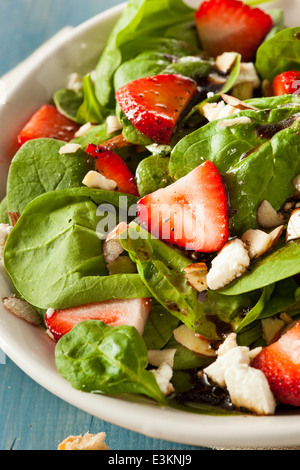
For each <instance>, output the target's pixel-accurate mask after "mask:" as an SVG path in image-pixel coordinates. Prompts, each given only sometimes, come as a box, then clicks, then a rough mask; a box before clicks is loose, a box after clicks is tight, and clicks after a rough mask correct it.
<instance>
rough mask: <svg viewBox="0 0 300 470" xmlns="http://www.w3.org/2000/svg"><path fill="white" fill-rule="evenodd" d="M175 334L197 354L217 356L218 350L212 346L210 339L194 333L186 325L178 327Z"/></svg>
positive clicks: (177, 338)
mask: <svg viewBox="0 0 300 470" xmlns="http://www.w3.org/2000/svg"><path fill="white" fill-rule="evenodd" d="M173 335H174V338H175V340H176V341H177V342H178V343H180V344H181V345H182V346H184V347H185V348H187V349H189V350H190V351H193V352H194V353H196V354H200V355H201V356H207V357H215V356H216V351H215V350H214V349H213V348H212V346H211V342H210V340H208V339H206V338H203V337H202V336H200V335H198V334H197V333H194V332H193V331H192V330H190V329H189V328H188V327H187V326H186V325H181V326H179V327H178V328H176V329H175V330H174V331H173Z"/></svg>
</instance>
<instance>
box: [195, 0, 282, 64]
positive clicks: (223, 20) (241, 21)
mask: <svg viewBox="0 0 300 470" xmlns="http://www.w3.org/2000/svg"><path fill="white" fill-rule="evenodd" d="M196 25H197V30H198V34H199V38H200V41H201V45H202V47H203V49H204V50H205V51H206V52H207V53H208V54H209V55H210V56H212V57H217V56H218V55H220V54H222V53H223V52H233V51H235V52H238V53H240V54H241V55H242V60H243V61H251V60H253V58H254V57H255V54H256V51H257V49H258V47H259V46H260V44H261V43H262V42H263V40H264V38H265V37H266V35H267V34H268V32H269V31H270V30H271V28H272V26H273V20H272V18H271V17H270V15H268V14H267V13H265V12H264V11H262V10H260V9H259V8H251V7H250V6H248V5H245V4H244V3H243V2H242V1H239V0H206V1H204V2H203V3H202V4H201V5H200V7H199V9H198V10H197V12H196Z"/></svg>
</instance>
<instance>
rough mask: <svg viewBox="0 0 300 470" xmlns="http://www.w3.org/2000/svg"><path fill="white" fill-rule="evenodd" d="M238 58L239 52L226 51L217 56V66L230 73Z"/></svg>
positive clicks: (221, 70) (223, 71)
mask: <svg viewBox="0 0 300 470" xmlns="http://www.w3.org/2000/svg"><path fill="white" fill-rule="evenodd" d="M237 58H238V53H237V52H224V53H223V54H221V55H218V57H217V58H216V67H217V68H218V69H219V70H220V72H222V73H228V72H230V70H231V69H232V67H233V66H234V64H235V62H236V60H237Z"/></svg>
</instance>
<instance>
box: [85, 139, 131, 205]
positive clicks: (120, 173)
mask: <svg viewBox="0 0 300 470" xmlns="http://www.w3.org/2000/svg"><path fill="white" fill-rule="evenodd" d="M86 153H88V154H89V155H92V156H93V157H94V158H96V159H97V161H96V170H97V171H99V173H102V175H103V176H105V178H107V179H110V180H113V181H115V182H116V183H117V189H116V191H118V192H121V193H125V194H131V195H133V196H137V197H138V196H139V192H138V189H137V184H136V181H135V176H134V174H133V173H132V172H131V170H130V169H129V168H128V166H127V165H126V163H125V162H124V161H123V160H122V158H121V157H120V156H119V155H117V154H116V153H114V152H111V151H110V150H105V149H104V148H103V147H102V146H97V145H94V144H89V145H88V146H87V148H86Z"/></svg>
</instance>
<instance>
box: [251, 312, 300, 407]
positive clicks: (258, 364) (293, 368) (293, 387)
mask: <svg viewBox="0 0 300 470" xmlns="http://www.w3.org/2000/svg"><path fill="white" fill-rule="evenodd" d="M253 367H255V368H256V369H260V370H261V371H262V372H263V373H264V374H265V376H266V377H267V380H268V382H269V385H270V388H271V390H272V392H273V394H274V396H275V397H276V398H277V400H278V401H279V402H280V403H284V404H286V405H291V406H300V321H298V322H297V323H296V324H295V325H294V326H293V327H292V328H291V329H290V330H288V331H287V333H285V334H283V335H282V336H281V338H280V339H279V340H278V341H276V342H275V343H272V344H271V345H270V346H267V347H266V348H264V349H263V350H262V351H261V352H260V353H259V355H258V356H256V358H255V360H254V362H253Z"/></svg>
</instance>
